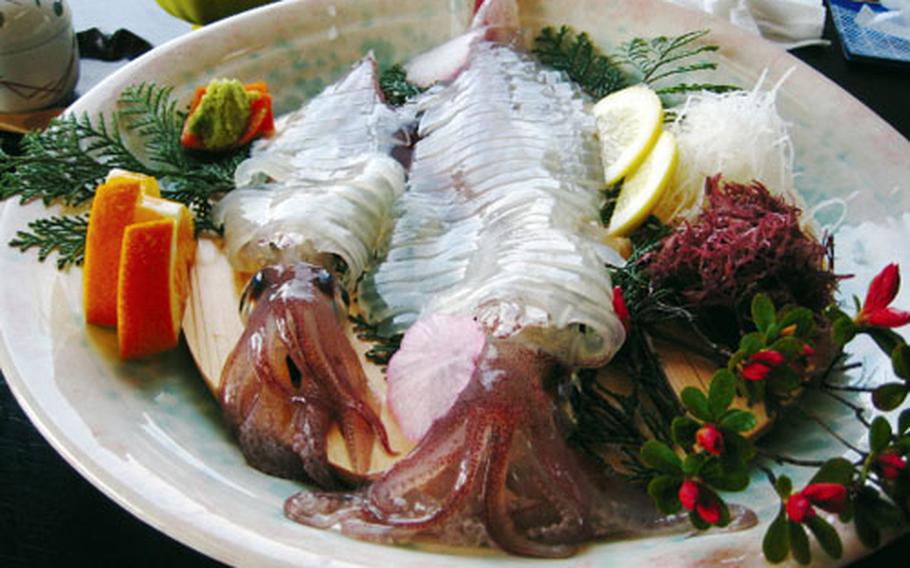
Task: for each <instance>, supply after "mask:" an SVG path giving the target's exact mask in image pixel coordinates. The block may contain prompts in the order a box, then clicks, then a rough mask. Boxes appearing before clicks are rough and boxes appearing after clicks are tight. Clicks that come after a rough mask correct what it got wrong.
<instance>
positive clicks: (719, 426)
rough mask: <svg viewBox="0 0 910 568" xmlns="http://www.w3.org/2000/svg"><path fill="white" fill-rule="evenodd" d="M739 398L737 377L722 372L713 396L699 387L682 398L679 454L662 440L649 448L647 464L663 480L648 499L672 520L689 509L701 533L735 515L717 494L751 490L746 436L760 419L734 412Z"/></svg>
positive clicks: (676, 426) (653, 484) (675, 430)
mask: <svg viewBox="0 0 910 568" xmlns="http://www.w3.org/2000/svg"><path fill="white" fill-rule="evenodd" d="M735 395H736V377H735V376H734V375H733V373H731V372H730V371H728V370H726V369H721V370H719V371H717V373H715V375H714V376H713V377H712V379H711V383H710V387H709V388H708V392H707V394H705V393H704V392H703V391H701V390H699V389H696V388H694V387H687V388H685V389H683V391H682V393H681V399H682V403H683V406H685V409H686V412H687V414H686V415H684V416H678V417H677V418H676V419H674V420H673V423H672V425H671V431H672V436H673V443H674V444H675V447H676V448H677V449H676V450H674V449H673V448H671V447H670V446H669V445H667V444H664V443H663V442H659V441H657V440H649V441H647V442H645V444H644V445H643V446H642V449H641V457H642V459H643V461H644V462H645V463H646V464H647V465H648V466H650V467H651V468H653V469H654V470H655V471H656V472H658V473H657V475H656V476H655V477H654V478H653V479H651V481H650V483H649V484H648V493H649V494H650V495H651V497H652V498H653V499H654V501H655V503H656V504H657V506H658V508H659V509H660V510H661V511H663V512H664V513H667V514H673V513H677V512H679V511H680V510H681V509H685V510H686V511H688V513H689V519H690V521H691V522H692V524H693V525H694V526H695V527H696V528H699V529H707V528H709V527H710V526H712V525H713V526H721V527H722V526H726V525H727V524H729V522H730V512H729V509H728V507H727V505H726V503H725V502H724V500H723V499H722V498H721V497H720V496H719V495H718V494H717V491H741V490H743V489H745V488H746V487H748V485H749V464H750V462H751V461H752V458H753V457H754V455H755V448H754V447H753V445H752V443H751V442H750V441H749V440H747V439H745V438H744V437H743V436H742V433H743V432H748V431H749V430H751V429H753V428H755V425H756V420H755V415H754V414H753V413H752V412H749V411H747V410H741V409H737V408H730V405H731V404H732V403H733V400H734V398H735Z"/></svg>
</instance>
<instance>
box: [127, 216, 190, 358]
mask: <svg viewBox="0 0 910 568" xmlns="http://www.w3.org/2000/svg"><path fill="white" fill-rule="evenodd" d="M178 205H179V204H178ZM181 207H182V206H181ZM195 251H196V242H195V240H194V239H193V225H192V220H191V219H190V217H189V212H188V211H187V210H186V208H185V207H183V208H182V210H181V211H180V213H179V215H178V218H176V219H175V218H173V217H169V218H166V219H158V220H152V221H146V222H141V223H135V224H132V225H130V226H128V227H127V228H126V230H125V232H124V235H123V248H122V251H121V254H120V270H119V276H118V279H117V336H118V340H119V344H120V356H121V357H122V358H124V359H132V358H136V357H143V356H146V355H152V354H155V353H159V352H161V351H166V350H168V349H171V348H173V347H175V346H176V345H177V342H178V340H179V338H180V325H181V322H182V320H183V311H184V308H185V307H186V299H187V294H188V291H189V269H190V266H191V264H192V262H193V259H194V256H195Z"/></svg>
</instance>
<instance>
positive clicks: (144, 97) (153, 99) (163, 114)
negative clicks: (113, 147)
mask: <svg viewBox="0 0 910 568" xmlns="http://www.w3.org/2000/svg"><path fill="white" fill-rule="evenodd" d="M172 93H173V88H172V87H159V86H157V85H155V84H153V83H142V84H139V85H130V86H128V87H126V88H125V89H123V92H121V93H120V97H119V98H118V100H117V106H118V113H117V115H118V116H119V118H120V120H121V122H122V124H123V126H124V128H125V129H126V130H127V131H128V132H131V133H133V134H136V135H138V136H139V138H140V139H142V141H143V142H144V151H145V152H146V154H147V159H148V161H149V162H151V163H152V165H153V166H155V167H157V168H161V169H165V170H179V169H184V168H187V167H189V166H191V164H190V163H189V160H188V154H187V153H186V152H185V151H184V150H183V147H182V146H181V145H180V134H181V132H182V129H183V123H184V121H185V120H186V113H185V112H183V111H181V110H179V109H178V108H177V101H176V100H175V99H174V98H173V97H172V96H171V95H172Z"/></svg>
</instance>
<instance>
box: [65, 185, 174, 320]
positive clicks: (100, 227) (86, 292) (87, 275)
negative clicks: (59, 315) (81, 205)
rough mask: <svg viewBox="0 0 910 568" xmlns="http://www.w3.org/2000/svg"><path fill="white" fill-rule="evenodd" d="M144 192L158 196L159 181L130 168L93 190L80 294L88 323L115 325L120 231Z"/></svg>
mask: <svg viewBox="0 0 910 568" xmlns="http://www.w3.org/2000/svg"><path fill="white" fill-rule="evenodd" d="M146 195H150V196H152V197H151V198H152V199H155V198H158V196H160V195H161V193H160V191H159V189H158V183H157V182H156V181H155V179H154V178H150V177H148V176H140V175H139V174H133V173H131V172H114V175H112V176H111V177H110V178H109V179H108V181H106V182H105V183H104V184H102V185H100V186H99V187H98V189H97V190H96V191H95V198H94V200H93V201H92V211H91V214H90V216H89V225H88V231H87V233H86V236H85V262H84V264H83V268H82V298H83V305H84V308H85V321H87V322H88V323H93V324H97V325H108V326H114V325H117V267H118V265H119V263H120V247H121V243H122V242H123V231H124V230H125V229H126V227H127V225H130V224H131V223H134V222H135V220H136V210H137V209H138V208H139V205H140V204H141V202H142V200H143V198H144V196H146ZM158 199H159V200H160V198H158ZM145 217H146V218H148V216H147V215H146V216H145Z"/></svg>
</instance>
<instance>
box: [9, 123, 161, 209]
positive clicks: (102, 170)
mask: <svg viewBox="0 0 910 568" xmlns="http://www.w3.org/2000/svg"><path fill="white" fill-rule="evenodd" d="M21 148H22V150H23V153H22V155H19V156H11V155H9V154H6V153H4V152H0V200H6V199H9V198H12V197H18V198H19V202H20V203H23V204H24V203H29V202H31V201H35V200H40V201H41V202H42V203H44V204H45V205H50V204H52V203H55V202H59V203H62V204H64V205H68V206H78V205H81V204H83V203H85V202H86V201H89V200H90V199H91V198H92V196H94V194H95V187H97V185H98V184H99V183H101V182H102V181H103V180H104V178H105V176H107V173H108V171H109V170H110V169H111V168H112V167H120V168H124V169H130V170H134V171H143V170H144V169H145V167H144V166H143V164H142V163H141V162H140V161H139V160H138V159H137V158H136V157H135V156H134V155H133V154H132V153H131V152H130V150H129V149H128V148H127V146H126V143H125V142H124V140H123V137H122V135H121V134H120V129H119V125H118V121H117V118H116V116H112V117H111V118H110V120H109V121H108V120H104V117H103V116H101V115H98V116H97V117H96V119H95V120H92V119H91V118H90V117H89V116H88V114H83V115H81V116H75V115H69V116H65V117H62V118H57V119H54V120H52V121H51V123H50V125H49V126H48V127H47V129H45V130H43V131H41V132H32V133H29V134H26V135H25V136H24V137H23V139H22V143H21Z"/></svg>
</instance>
